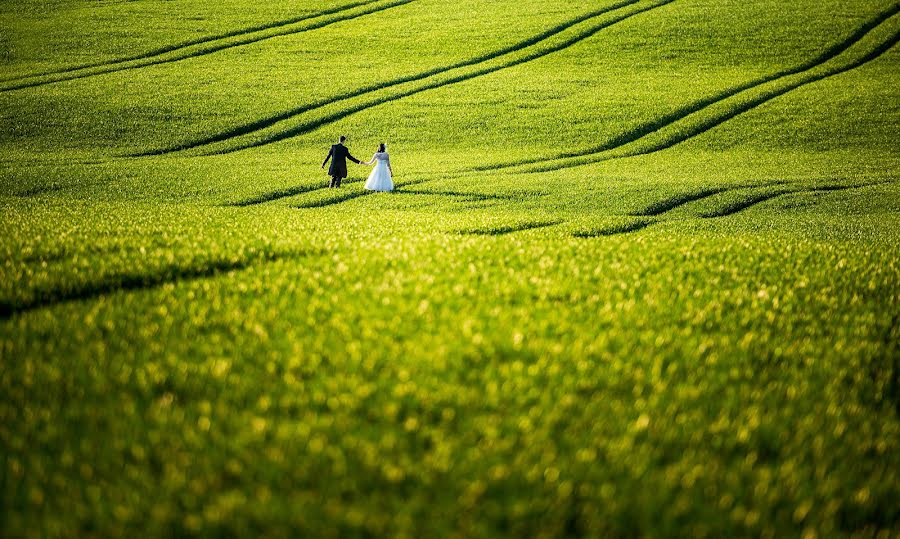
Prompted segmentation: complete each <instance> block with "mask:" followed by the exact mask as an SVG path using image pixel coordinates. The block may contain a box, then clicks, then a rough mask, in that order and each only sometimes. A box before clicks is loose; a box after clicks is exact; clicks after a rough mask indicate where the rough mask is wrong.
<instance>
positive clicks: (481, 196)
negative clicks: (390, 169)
mask: <svg viewBox="0 0 900 539" xmlns="http://www.w3.org/2000/svg"><path fill="white" fill-rule="evenodd" d="M397 194H403V195H435V196H446V197H454V198H463V199H466V200H515V199H516V198H518V197H517V196H516V195H495V194H489V193H467V192H465V191H419V190H413V189H411V190H409V191H397Z"/></svg>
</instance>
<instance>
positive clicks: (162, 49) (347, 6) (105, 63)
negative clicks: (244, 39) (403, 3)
mask: <svg viewBox="0 0 900 539" xmlns="http://www.w3.org/2000/svg"><path fill="white" fill-rule="evenodd" d="M378 1H380V0H364V1H362V2H354V3H351V4H345V5H343V6H340V7H335V8H332V9H326V10H323V11H319V12H316V13H312V14H310V15H303V16H301V17H294V18H291V19H285V20H281V21H277V22H274V23H270V24H262V25H257V26H251V27H249V28H241V29H238V30H233V31H230V32H226V33H224V34H216V35H212V36H207V37H201V38H197V39H193V40H190V41H183V42H181V43H176V44H174V45H165V46H163V47H159V48H156V49H152V50H150V51H148V52H144V53H141V54H135V55H133V56H125V57H122V58H115V59H112V60H106V61H102V62H94V63H90V64H79V65H75V66H70V67H66V68H61V69H54V70H50V71H44V72H42V73H29V74H26V75H18V76H15V77H8V78H2V79H0V83H3V82H16V81H20V80H24V79H33V78H36V77H48V76H51V75H62V74H65V73H71V72H72V71H80V70H83V69H91V68H95V67H103V66H113V65H116V64H123V63H126V62H134V61H137V60H145V59H148V58H152V57H154V56H159V55H161V54H166V53H169V52H174V51H177V50H179V49H184V48H187V47H193V46H196V45H202V44H204V43H209V42H211V41H218V40H220V39H227V38H230V37H237V36H241V35H245V34H252V33H255V32H261V31H263V30H272V29H275V28H280V27H282V26H288V25H291V24H296V23H298V22H303V21H306V20H309V19H316V18H319V17H324V16H326V15H334V14H335V13H340V12H341V11H346V10H348V9H353V8H357V7H360V6H364V5H366V4H373V3H375V2H378Z"/></svg>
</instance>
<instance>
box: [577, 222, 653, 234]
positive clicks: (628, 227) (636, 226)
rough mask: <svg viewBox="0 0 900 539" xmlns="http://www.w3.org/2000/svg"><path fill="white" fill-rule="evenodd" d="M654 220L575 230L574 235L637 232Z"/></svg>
mask: <svg viewBox="0 0 900 539" xmlns="http://www.w3.org/2000/svg"><path fill="white" fill-rule="evenodd" d="M653 223H654V221H649V220H643V219H642V220H640V221H632V222H630V223H623V224H621V225H614V226H609V227H604V228H598V229H594V230H587V231H581V232H575V233H573V234H572V235H573V236H575V237H576V238H598V237H602V236H614V235H617V234H627V233H629V232H635V231H637V230H641V229H644V228H647V227H648V226H650V225H652V224H653Z"/></svg>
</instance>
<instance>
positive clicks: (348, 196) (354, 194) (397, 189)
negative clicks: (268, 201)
mask: <svg viewBox="0 0 900 539" xmlns="http://www.w3.org/2000/svg"><path fill="white" fill-rule="evenodd" d="M429 181H431V180H428V179H420V180H410V181H408V182H398V183H396V184H395V185H394V191H391V192H387V193H383V194H385V195H397V194H402V193H403V192H404V191H402V188H403V187H408V186H410V185H418V184H420V183H425V182H429ZM323 189H328V188H327V187H323ZM376 192H377V191H369V190H368V189H362V190H360V191H350V192H347V193H341V194H339V195H337V196H334V197H329V198H326V199H324V200H313V201H311V202H301V203H299V204H294V205H293V206H291V207H292V208H297V209H310V208H324V207H327V206H335V205H337V204H340V203H342V202H347V201H348V200H353V199H356V198H361V197H364V196H367V195H371V194H374V193H376Z"/></svg>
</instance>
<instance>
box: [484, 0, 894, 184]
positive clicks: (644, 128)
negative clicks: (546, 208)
mask: <svg viewBox="0 0 900 539" xmlns="http://www.w3.org/2000/svg"><path fill="white" fill-rule="evenodd" d="M897 13H900V4H894V5H892V6H890V7H889V8H887V9H886V10H885V11H883V12H881V13H879V14H878V15H876V16H875V17H873V18H872V19H871V20H869V21H867V22H865V23H864V24H862V25H861V26H860V27H859V28H857V29H856V30H855V31H854V32H853V34H851V35H850V36H849V37H848V38H847V39H845V40H844V41H842V42H840V43H836V44H834V45H832V46H831V47H829V48H828V49H827V50H825V51H824V52H822V53H821V54H820V55H819V56H817V57H816V58H814V59H811V60H809V61H807V62H804V63H802V64H800V65H797V66H795V67H792V68H789V69H784V70H782V71H779V72H777V73H773V74H771V75H767V76H764V77H760V78H758V79H755V80H752V81H749V82H746V83H744V84H741V85H739V86H735V87H733V88H729V89H727V90H724V91H722V92H719V93H716V94H713V95H711V96H709V97H706V98H703V99H701V100H698V101H695V102H693V103H689V104H687V105H685V106H683V107H681V108H680V109H678V110H676V111H675V112H673V113H671V114H668V115H666V116H663V117H661V118H658V119H656V120H652V121H650V122H647V123H644V124H641V125H639V126H636V127H634V128H633V129H631V130H629V131H626V132H625V133H622V134H620V135H618V136H616V137H615V138H613V139H612V140H610V141H608V142H605V143H604V144H602V145H600V146H595V147H593V148H587V149H585V150H581V151H578V152H567V153H561V154H557V155H555V156H551V157H540V158H533V159H520V160H516V161H508V162H504V163H496V164H490V165H483V166H480V167H475V168H473V169H472V170H475V171H485V170H496V169H503V168H510V167H517V166H525V165H539V164H541V163H545V165H544V166H538V167H535V168H533V169H530V170H533V171H534V172H548V171H553V170H560V169H565V168H571V167H575V166H580V165H583V164H587V163H592V162H598V161H604V160H607V159H615V158H621V157H633V156H637V155H646V154H649V153H654V152H657V151H661V150H664V149H667V148H670V147H672V146H675V145H676V144H679V143H681V142H684V141H686V140H688V139H691V138H693V137H696V136H698V135H700V134H703V133H705V132H706V131H709V130H710V129H713V128H714V127H716V126H718V125H721V124H722V123H724V122H726V121H728V120H730V119H732V118H734V117H736V116H738V115H740V114H743V113H745V112H747V111H749V110H751V109H754V108H756V107H758V106H760V105H762V104H763V103H766V102H767V101H770V100H772V99H775V98H776V97H779V96H781V95H784V94H786V93H788V92H790V91H793V90H795V89H797V88H800V87H802V86H805V85H808V84H812V83H814V82H817V81H820V80H822V79H825V78H828V77H832V76H834V75H838V74H841V73H844V72H846V71H850V70H852V69H855V68H857V67H860V66H862V65H864V64H866V63H868V62H870V61H872V60H874V59H876V58H878V57H879V56H881V55H882V54H884V53H885V52H887V51H888V50H889V49H891V48H892V47H893V46H894V45H895V44H896V43H897V41H898V33H896V32H895V33H894V34H893V35H892V36H891V37H889V38H888V39H886V40H883V41H882V42H881V43H880V44H879V45H878V46H876V47H875V48H874V49H872V50H871V51H869V53H867V54H865V55H864V56H863V57H861V58H859V59H857V60H854V61H852V62H850V63H849V64H847V65H845V66H836V67H832V68H830V69H827V70H826V71H824V72H820V73H809V72H810V71H813V70H814V69H816V68H818V67H820V66H822V65H823V64H825V63H827V62H828V61H830V60H832V59H834V58H836V57H838V56H840V55H841V54H843V53H844V52H845V51H847V50H848V49H849V48H850V47H852V46H853V45H856V44H857V43H859V42H860V41H862V39H863V38H864V37H865V36H866V35H868V34H869V33H870V32H871V31H872V30H874V29H875V28H877V27H878V26H881V24H882V23H884V22H886V21H887V20H888V19H890V18H891V17H893V16H895V15H896V14H897ZM801 73H807V76H806V77H803V78H801V79H800V80H798V81H795V82H792V83H790V84H788V85H786V86H783V87H781V88H774V89H771V90H769V91H767V92H763V93H762V94H761V95H760V96H757V97H755V98H753V99H751V100H750V101H748V102H746V103H743V104H740V105H736V106H734V107H732V108H730V109H727V110H725V111H722V112H719V113H717V114H715V115H713V116H712V117H711V118H709V119H707V120H705V121H701V122H699V123H698V124H697V125H696V126H693V127H691V128H689V129H686V130H684V131H682V132H679V133H675V134H673V135H671V136H669V137H666V138H665V139H663V140H662V141H660V142H659V143H657V144H654V145H652V146H650V147H647V148H644V149H638V150H634V151H631V152H626V153H624V154H619V155H613V156H606V157H604V156H602V155H598V154H603V153H606V152H609V151H611V150H614V149H617V148H620V147H623V146H625V145H627V144H630V143H632V142H636V141H638V140H640V139H642V138H644V137H646V136H648V135H651V134H653V133H656V132H658V131H660V130H662V129H664V128H666V127H669V126H672V125H674V124H675V123H677V122H679V121H681V120H683V119H685V118H687V117H688V116H691V115H693V114H695V113H697V112H700V111H702V110H704V109H706V108H708V107H710V106H712V105H715V104H717V103H720V102H722V101H725V100H727V99H728V98H731V97H733V96H736V95H738V94H740V93H742V92H745V91H748V90H752V89H754V88H757V87H760V86H763V85H765V84H768V83H771V82H775V81H777V80H780V79H784V78H786V77H790V76H792V75H798V74H801ZM579 157H581V158H584V159H580V160H579V159H576V158H579ZM563 159H576V160H575V161H572V162H569V163H552V162H553V161H558V160H563Z"/></svg>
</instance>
